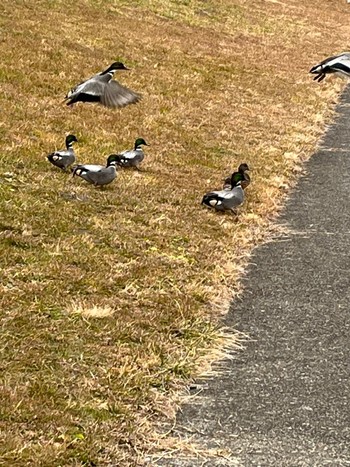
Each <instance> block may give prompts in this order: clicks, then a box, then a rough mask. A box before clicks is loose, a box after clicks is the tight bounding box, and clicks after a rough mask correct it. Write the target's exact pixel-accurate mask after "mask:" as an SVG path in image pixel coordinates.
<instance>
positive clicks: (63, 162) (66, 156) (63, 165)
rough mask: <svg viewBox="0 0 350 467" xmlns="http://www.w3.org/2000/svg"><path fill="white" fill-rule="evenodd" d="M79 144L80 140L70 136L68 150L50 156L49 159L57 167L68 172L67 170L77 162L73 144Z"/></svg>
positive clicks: (67, 143)
mask: <svg viewBox="0 0 350 467" xmlns="http://www.w3.org/2000/svg"><path fill="white" fill-rule="evenodd" d="M77 142H78V140H77V138H76V137H75V136H74V135H68V136H67V138H66V149H62V150H61V151H55V152H53V153H51V154H49V155H48V156H47V159H48V160H49V162H51V164H53V165H55V166H56V167H58V168H60V169H62V170H67V168H68V167H69V166H70V165H72V164H74V162H75V153H74V149H73V143H77Z"/></svg>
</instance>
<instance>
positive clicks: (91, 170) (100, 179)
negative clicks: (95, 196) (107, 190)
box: [73, 155, 117, 186]
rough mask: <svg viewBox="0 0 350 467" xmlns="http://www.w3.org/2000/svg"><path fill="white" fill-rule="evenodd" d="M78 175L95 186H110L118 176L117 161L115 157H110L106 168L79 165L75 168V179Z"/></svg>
mask: <svg viewBox="0 0 350 467" xmlns="http://www.w3.org/2000/svg"><path fill="white" fill-rule="evenodd" d="M76 175H77V176H78V177H81V178H83V179H84V180H85V181H87V182H88V183H91V184H92V185H95V186H103V185H109V184H110V183H112V182H113V180H114V179H115V178H116V176H117V169H116V160H115V158H114V156H113V155H112V156H109V158H108V161H107V166H106V167H103V166H100V165H90V164H88V165H77V166H75V168H74V171H73V177H75V176H76Z"/></svg>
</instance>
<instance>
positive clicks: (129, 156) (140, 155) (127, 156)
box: [115, 138, 148, 170]
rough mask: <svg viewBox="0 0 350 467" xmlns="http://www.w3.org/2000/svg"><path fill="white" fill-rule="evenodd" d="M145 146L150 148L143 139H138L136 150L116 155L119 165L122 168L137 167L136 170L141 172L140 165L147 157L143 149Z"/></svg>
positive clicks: (135, 145)
mask: <svg viewBox="0 0 350 467" xmlns="http://www.w3.org/2000/svg"><path fill="white" fill-rule="evenodd" d="M143 145H145V146H148V144H147V143H146V141H145V140H144V139H143V138H137V139H136V141H135V144H134V149H129V150H126V151H123V152H121V153H120V154H116V155H115V156H116V158H117V164H118V165H119V166H120V167H135V169H138V170H140V169H139V165H140V164H141V162H142V161H143V159H144V157H145V153H144V152H143V150H142V147H141V146H143Z"/></svg>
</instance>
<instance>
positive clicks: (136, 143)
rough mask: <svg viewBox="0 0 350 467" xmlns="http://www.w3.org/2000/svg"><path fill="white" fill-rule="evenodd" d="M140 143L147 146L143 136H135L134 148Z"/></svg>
mask: <svg viewBox="0 0 350 467" xmlns="http://www.w3.org/2000/svg"><path fill="white" fill-rule="evenodd" d="M142 145H145V146H149V144H147V143H146V141H145V140H144V139H143V138H137V139H136V141H135V149H137V148H138V147H140V146H142Z"/></svg>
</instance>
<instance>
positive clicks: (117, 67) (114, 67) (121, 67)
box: [103, 62, 129, 74]
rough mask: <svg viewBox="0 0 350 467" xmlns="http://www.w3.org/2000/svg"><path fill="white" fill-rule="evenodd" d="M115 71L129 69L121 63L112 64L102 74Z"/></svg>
mask: <svg viewBox="0 0 350 467" xmlns="http://www.w3.org/2000/svg"><path fill="white" fill-rule="evenodd" d="M117 70H129V68H127V67H126V66H125V65H124V63H122V62H113V63H112V65H110V66H109V67H108V68H107V70H106V71H104V72H103V74H105V73H114V72H115V71H117Z"/></svg>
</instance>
